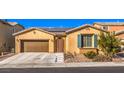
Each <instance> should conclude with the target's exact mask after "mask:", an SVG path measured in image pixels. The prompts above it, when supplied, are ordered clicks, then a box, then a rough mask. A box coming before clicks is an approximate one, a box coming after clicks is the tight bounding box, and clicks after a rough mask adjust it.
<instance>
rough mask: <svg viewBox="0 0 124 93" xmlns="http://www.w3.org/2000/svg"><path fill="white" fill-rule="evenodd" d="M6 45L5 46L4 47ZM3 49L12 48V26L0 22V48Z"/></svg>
mask: <svg viewBox="0 0 124 93" xmlns="http://www.w3.org/2000/svg"><path fill="white" fill-rule="evenodd" d="M5 45H6V46H5ZM3 46H4V47H5V51H9V50H10V48H12V46H13V45H12V26H10V25H7V24H5V23H3V22H0V48H1V47H3Z"/></svg>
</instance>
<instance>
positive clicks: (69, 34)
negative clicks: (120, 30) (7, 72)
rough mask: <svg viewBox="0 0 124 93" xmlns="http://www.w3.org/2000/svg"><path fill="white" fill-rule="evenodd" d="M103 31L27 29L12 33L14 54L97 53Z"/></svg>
mask: <svg viewBox="0 0 124 93" xmlns="http://www.w3.org/2000/svg"><path fill="white" fill-rule="evenodd" d="M100 32H105V33H106V32H107V31H105V30H102V29H99V28H96V27H94V26H91V25H84V26H80V27H76V28H29V29H25V30H22V31H20V32H17V33H14V34H13V35H14V36H15V52H16V53H20V52H65V53H68V52H70V53H73V54H74V53H76V54H79V53H85V52H87V51H95V52H97V51H98V46H97V40H98V35H99V34H100Z"/></svg>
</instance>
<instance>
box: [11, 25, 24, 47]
mask: <svg viewBox="0 0 124 93" xmlns="http://www.w3.org/2000/svg"><path fill="white" fill-rule="evenodd" d="M12 29H13V31H12V34H13V33H16V32H19V31H21V30H23V29H24V28H23V27H22V26H20V25H18V24H17V25H15V26H12ZM11 44H12V47H13V48H15V37H14V36H12V43H11Z"/></svg>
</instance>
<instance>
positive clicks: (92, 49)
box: [80, 48, 98, 53]
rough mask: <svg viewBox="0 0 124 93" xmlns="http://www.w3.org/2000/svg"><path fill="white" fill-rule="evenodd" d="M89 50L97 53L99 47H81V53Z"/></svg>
mask: <svg viewBox="0 0 124 93" xmlns="http://www.w3.org/2000/svg"><path fill="white" fill-rule="evenodd" d="M88 51H93V52H95V53H98V49H97V48H81V49H80V53H87V52H88Z"/></svg>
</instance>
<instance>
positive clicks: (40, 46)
mask: <svg viewBox="0 0 124 93" xmlns="http://www.w3.org/2000/svg"><path fill="white" fill-rule="evenodd" d="M48 51H49V42H48V40H22V41H21V52H48Z"/></svg>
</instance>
